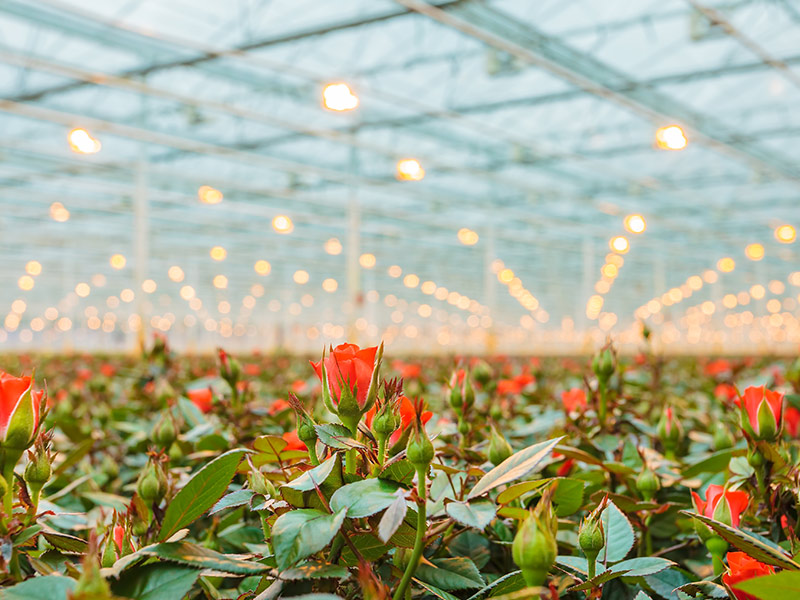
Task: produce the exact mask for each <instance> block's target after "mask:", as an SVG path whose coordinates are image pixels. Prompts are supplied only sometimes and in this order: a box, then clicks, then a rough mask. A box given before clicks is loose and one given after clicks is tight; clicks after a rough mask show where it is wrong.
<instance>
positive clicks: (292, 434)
mask: <svg viewBox="0 0 800 600" xmlns="http://www.w3.org/2000/svg"><path fill="white" fill-rule="evenodd" d="M281 437H282V438H283V439H284V440H286V441H287V442H288V445H287V446H286V448H284V449H283V450H284V451H286V450H302V451H304V452H305V451H306V450H308V448H306V445H305V444H304V443H303V442H301V441H300V438H299V437H297V432H296V431H287V432H286V433H284V434H283V435H282V436H281Z"/></svg>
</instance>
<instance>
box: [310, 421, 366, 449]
mask: <svg viewBox="0 0 800 600" xmlns="http://www.w3.org/2000/svg"><path fill="white" fill-rule="evenodd" d="M314 429H316V430H317V436H318V437H319V441H320V442H322V443H323V444H325V445H326V446H329V447H330V448H335V449H336V450H349V449H350V448H364V444H360V443H358V442H357V441H355V440H354V439H353V436H351V435H350V430H349V429H348V428H347V427H345V426H344V425H340V424H339V423H326V424H325V425H317V426H315V427H314Z"/></svg>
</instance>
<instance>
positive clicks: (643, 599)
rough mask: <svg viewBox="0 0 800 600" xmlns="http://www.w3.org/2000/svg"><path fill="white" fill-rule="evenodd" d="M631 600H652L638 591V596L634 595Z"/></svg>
mask: <svg viewBox="0 0 800 600" xmlns="http://www.w3.org/2000/svg"><path fill="white" fill-rule="evenodd" d="M633 600H653V599H652V598H651V597H650V596H648V595H647V594H645V593H644V592H642V591H641V590H640V591H639V593H638V594H636V595H635V596H634V597H633Z"/></svg>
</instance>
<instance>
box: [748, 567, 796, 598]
mask: <svg viewBox="0 0 800 600" xmlns="http://www.w3.org/2000/svg"><path fill="white" fill-rule="evenodd" d="M733 587H734V589H737V590H742V591H743V592H747V593H748V594H750V595H752V596H756V597H757V598H761V600H773V599H774V598H781V597H783V598H800V573H798V572H797V571H781V572H780V573H775V574H774V575H765V576H764V577H755V578H753V579H748V580H746V581H740V582H739V583H737V584H734V586H733Z"/></svg>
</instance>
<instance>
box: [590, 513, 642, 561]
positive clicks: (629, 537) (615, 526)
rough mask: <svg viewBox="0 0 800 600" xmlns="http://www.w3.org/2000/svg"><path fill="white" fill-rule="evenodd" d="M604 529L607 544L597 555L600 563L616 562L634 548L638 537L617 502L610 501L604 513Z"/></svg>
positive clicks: (602, 516)
mask: <svg viewBox="0 0 800 600" xmlns="http://www.w3.org/2000/svg"><path fill="white" fill-rule="evenodd" d="M601 518H602V520H603V531H604V532H605V535H606V544H605V546H603V548H602V549H601V550H600V554H598V556H597V562H598V563H606V562H610V563H614V562H617V561H619V560H622V559H623V558H625V556H626V555H627V554H628V552H630V550H631V548H633V543H634V542H635V541H636V537H635V536H634V534H633V527H631V524H630V521H628V518H627V517H626V516H625V515H624V514H623V513H622V511H621V510H620V509H618V508H617V506H616V504H614V503H613V502H609V503H608V506H606V508H605V510H603V514H602V515H601Z"/></svg>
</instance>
